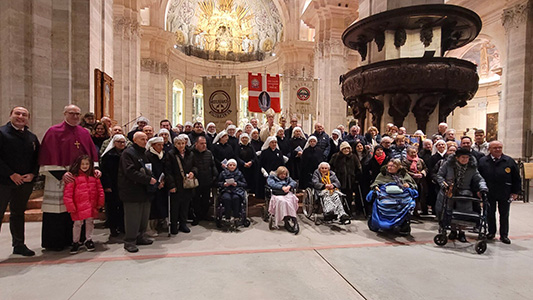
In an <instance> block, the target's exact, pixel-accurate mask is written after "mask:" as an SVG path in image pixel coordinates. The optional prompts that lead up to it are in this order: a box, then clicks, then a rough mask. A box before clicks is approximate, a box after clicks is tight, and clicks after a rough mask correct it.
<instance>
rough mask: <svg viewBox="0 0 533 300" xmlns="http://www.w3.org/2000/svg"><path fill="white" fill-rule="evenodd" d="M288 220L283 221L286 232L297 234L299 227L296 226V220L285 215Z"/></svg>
mask: <svg viewBox="0 0 533 300" xmlns="http://www.w3.org/2000/svg"><path fill="white" fill-rule="evenodd" d="M286 218H288V220H286V221H285V229H287V231H288V232H290V233H294V234H297V233H298V231H300V227H299V226H298V220H297V219H296V218H295V217H286Z"/></svg>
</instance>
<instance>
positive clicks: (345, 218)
mask: <svg viewBox="0 0 533 300" xmlns="http://www.w3.org/2000/svg"><path fill="white" fill-rule="evenodd" d="M349 220H350V216H349V215H347V214H344V215H342V216H341V217H340V222H341V223H343V224H344V223H346V222H347V221H349Z"/></svg>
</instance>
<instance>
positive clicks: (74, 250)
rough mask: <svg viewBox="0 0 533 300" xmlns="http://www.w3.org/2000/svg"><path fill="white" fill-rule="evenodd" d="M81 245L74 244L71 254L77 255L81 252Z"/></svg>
mask: <svg viewBox="0 0 533 300" xmlns="http://www.w3.org/2000/svg"><path fill="white" fill-rule="evenodd" d="M80 246H81V244H80V243H73V244H72V247H70V254H77V253H78V252H80Z"/></svg>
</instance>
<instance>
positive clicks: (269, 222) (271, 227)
mask: <svg viewBox="0 0 533 300" xmlns="http://www.w3.org/2000/svg"><path fill="white" fill-rule="evenodd" d="M268 229H270V230H274V216H272V215H270V217H269V218H268Z"/></svg>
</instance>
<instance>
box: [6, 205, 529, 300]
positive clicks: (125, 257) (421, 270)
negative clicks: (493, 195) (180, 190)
mask: <svg viewBox="0 0 533 300" xmlns="http://www.w3.org/2000/svg"><path fill="white" fill-rule="evenodd" d="M532 218H533V204H524V203H518V202H517V203H513V205H512V209H511V236H510V237H511V239H512V244H511V245H504V244H502V243H501V242H499V240H495V241H493V242H490V243H489V245H488V249H487V252H486V253H485V254H483V255H478V254H476V253H475V251H474V249H473V244H472V243H466V244H462V243H458V242H457V243H454V242H450V243H448V244H447V245H446V246H444V247H438V246H436V245H435V244H433V241H432V240H433V236H434V235H435V232H436V231H437V225H436V223H435V222H433V221H427V220H426V221H422V222H418V223H415V224H413V225H412V227H413V230H412V237H396V236H393V235H386V234H379V235H377V234H376V233H374V232H371V231H369V230H368V228H367V226H366V223H365V222H364V221H362V220H361V221H354V222H353V223H352V224H351V225H347V226H336V225H318V226H317V225H314V224H313V223H312V222H310V221H308V220H306V219H304V218H303V216H301V217H300V225H301V231H300V233H299V234H298V235H296V236H295V235H292V234H289V233H288V232H286V231H285V230H282V229H280V230H273V231H270V230H269V229H268V224H267V223H265V222H263V221H262V220H261V219H260V218H254V219H253V222H252V225H251V226H250V227H249V228H246V229H243V230H240V231H239V232H225V231H221V230H218V229H216V228H215V227H214V224H209V223H205V224H203V223H201V224H200V225H199V226H195V227H191V228H192V232H191V233H189V234H183V233H180V234H178V235H177V236H173V237H171V238H169V237H167V235H166V234H164V235H161V236H159V237H157V238H155V242H154V244H153V245H151V246H140V251H139V252H138V253H135V254H129V253H127V252H125V251H124V249H123V247H122V244H121V243H120V239H114V238H111V239H110V238H109V235H108V231H107V230H105V229H96V230H95V237H94V240H95V241H96V243H97V245H96V247H97V248H96V251H95V252H91V253H89V252H85V251H82V252H80V253H79V254H77V255H70V254H69V253H68V250H65V251H63V252H59V253H57V252H53V253H50V252H45V251H42V250H41V249H40V247H39V245H40V229H41V224H40V223H28V224H27V228H26V235H27V245H28V246H29V247H30V248H31V249H34V250H36V252H37V255H36V256H35V257H31V258H25V257H20V256H16V255H12V254H11V251H12V248H11V247H10V246H9V245H10V240H11V236H10V234H9V227H8V226H7V224H4V225H3V226H2V229H3V230H2V231H1V233H0V245H1V246H0V299H2V300H5V299H237V298H244V299H247V298H248V299H306V300H307V299H344V300H346V299H485V300H486V299H506V300H510V299H531V295H533V285H531V274H533V273H532V271H531V270H532V267H533V251H532V250H533V228H532V226H531V224H532V223H531V219H532ZM468 237H469V238H470V240H471V241H473V240H474V235H472V234H470V235H469V236H468Z"/></svg>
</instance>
